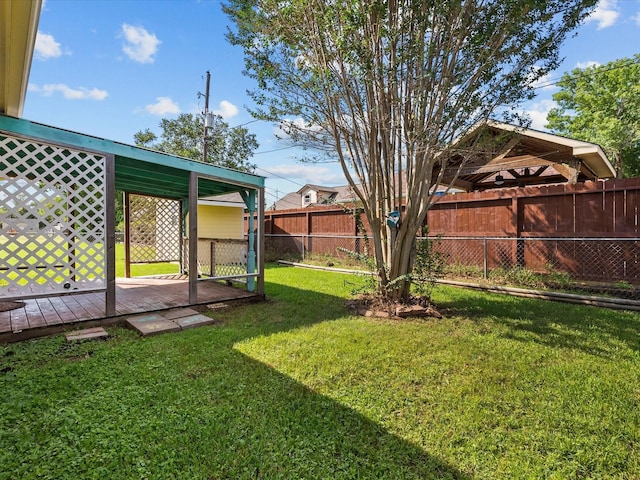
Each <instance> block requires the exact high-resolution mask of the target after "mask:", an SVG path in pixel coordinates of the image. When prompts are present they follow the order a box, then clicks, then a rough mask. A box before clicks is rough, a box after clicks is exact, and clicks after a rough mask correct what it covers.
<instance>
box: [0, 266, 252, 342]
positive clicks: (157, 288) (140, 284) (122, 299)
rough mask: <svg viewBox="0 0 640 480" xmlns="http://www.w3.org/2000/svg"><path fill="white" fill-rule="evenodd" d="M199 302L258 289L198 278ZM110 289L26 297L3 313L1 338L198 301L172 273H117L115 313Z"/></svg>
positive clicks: (247, 294) (113, 320) (27, 335)
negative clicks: (110, 310)
mask: <svg viewBox="0 0 640 480" xmlns="http://www.w3.org/2000/svg"><path fill="white" fill-rule="evenodd" d="M197 285H198V303H197V304H196V305H200V306H203V305H208V304H212V303H226V302H234V301H241V300H258V299H260V298H261V297H260V296H259V295H257V294H254V293H251V292H247V291H246V290H244V289H240V288H236V287H230V286H227V285H224V284H221V283H218V282H214V281H199V282H198V284H197ZM104 300H105V293H104V292H96V293H78V294H72V295H64V296H56V297H44V298H37V299H30V300H24V307H22V308H17V309H14V310H9V311H6V312H0V343H5V342H11V341H19V340H24V339H28V338H33V337H37V336H43V335H50V334H53V333H58V332H61V331H64V330H70V329H72V328H79V327H92V326H98V325H109V324H116V323H120V322H124V320H125V318H126V317H127V316H128V315H133V314H138V313H144V312H154V311H159V310H166V309H169V308H175V307H187V306H194V305H192V304H190V303H189V283H188V281H187V280H185V279H183V278H180V277H179V276H175V277H173V278H168V277H164V278H145V277H138V278H118V279H117V281H116V316H113V317H107V316H106V315H105V301H104Z"/></svg>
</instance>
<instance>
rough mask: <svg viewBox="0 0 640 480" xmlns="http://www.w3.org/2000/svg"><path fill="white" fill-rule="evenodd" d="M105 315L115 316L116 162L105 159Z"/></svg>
mask: <svg viewBox="0 0 640 480" xmlns="http://www.w3.org/2000/svg"><path fill="white" fill-rule="evenodd" d="M105 163H106V168H105V205H106V208H105V244H106V245H105V246H106V248H105V278H106V282H107V283H106V292H105V315H106V316H107V317H113V316H114V315H115V314H116V208H115V207H116V160H115V156H114V155H107V156H106V158H105Z"/></svg>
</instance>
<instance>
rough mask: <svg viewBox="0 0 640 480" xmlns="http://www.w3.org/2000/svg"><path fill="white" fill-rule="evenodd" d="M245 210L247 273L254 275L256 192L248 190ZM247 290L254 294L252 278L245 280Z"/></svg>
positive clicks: (254, 287) (254, 282)
mask: <svg viewBox="0 0 640 480" xmlns="http://www.w3.org/2000/svg"><path fill="white" fill-rule="evenodd" d="M247 209H248V210H249V219H248V220H249V222H248V223H249V225H248V226H247V230H248V232H247V233H248V243H247V273H255V271H256V250H255V233H254V229H255V227H254V221H255V220H254V218H253V216H254V214H255V212H256V191H255V190H249V196H248V198H247ZM247 290H249V291H250V292H255V290H256V281H255V278H254V277H248V278H247Z"/></svg>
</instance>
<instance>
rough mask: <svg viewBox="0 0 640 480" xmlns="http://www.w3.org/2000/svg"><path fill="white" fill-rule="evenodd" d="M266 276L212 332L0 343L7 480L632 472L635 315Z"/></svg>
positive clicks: (637, 433)
mask: <svg viewBox="0 0 640 480" xmlns="http://www.w3.org/2000/svg"><path fill="white" fill-rule="evenodd" d="M357 281H358V280H357V279H356V278H354V277H350V276H345V275H340V274H335V273H329V272H322V271H309V270H299V269H294V268H289V267H276V266H270V267H269V268H268V269H267V272H266V291H267V294H268V301H267V302H264V303H260V304H247V305H242V306H236V307H233V308H232V309H228V310H225V311H220V312H215V313H212V315H213V316H214V317H215V318H217V319H218V320H219V322H218V323H217V324H216V325H213V326H209V327H201V328H197V329H193V330H187V331H184V332H180V333H175V334H167V335H163V336H156V337H149V338H139V337H137V336H136V335H135V334H134V333H132V332H131V331H128V330H124V329H120V328H109V329H108V330H109V332H110V333H111V335H112V337H111V338H110V339H109V340H107V341H103V342H87V343H81V344H73V345H69V344H66V343H65V342H64V340H63V339H62V337H60V336H58V337H54V338H48V339H41V340H34V341H30V342H24V343H21V344H12V345H6V346H0V372H2V373H0V392H1V395H0V478H2V479H4V478H6V479H15V478H21V479H22V478H24V479H28V478H50V479H66V478H69V479H77V478H83V479H85V478H103V479H104V478H117V479H127V478H131V479H139V478H148V479H170V478H175V479H227V478H228V479H255V478H260V479H322V478H324V479H349V478H360V479H381V478H388V479H413V478H415V479H425V478H427V479H428V478H463V479H472V478H474V479H476V478H477V479H485V478H502V479H514V478H532V479H539V478H545V479H546V478H549V479H551V478H557V479H566V478H620V479H633V478H640V351H639V347H640V315H638V314H634V313H629V312H620V311H612V310H603V309H597V308H590V307H582V306H574V305H566V304H559V303H547V302H543V301H539V300H533V299H523V298H514V297H507V296H500V295H495V294H486V293H482V292H475V291H466V290H457V289H452V288H444V287H438V289H437V290H436V291H435V293H434V297H435V300H436V302H437V304H438V306H439V308H440V310H441V311H442V312H443V313H444V314H445V318H444V319H443V320H435V319H430V320H411V321H394V320H374V319H368V318H361V317H354V316H350V315H349V314H348V313H347V311H346V309H345V307H344V300H345V299H346V298H347V297H348V296H349V292H350V290H351V289H352V288H353V285H352V283H356V282H357Z"/></svg>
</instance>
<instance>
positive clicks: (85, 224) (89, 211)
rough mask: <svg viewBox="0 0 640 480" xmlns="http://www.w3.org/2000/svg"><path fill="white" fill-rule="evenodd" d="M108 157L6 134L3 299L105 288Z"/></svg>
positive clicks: (0, 211) (0, 253) (1, 198)
mask: <svg viewBox="0 0 640 480" xmlns="http://www.w3.org/2000/svg"><path fill="white" fill-rule="evenodd" d="M104 172H105V158H104V157H103V156H100V155H96V154H92V153H86V152H81V151H77V150H71V149H69V148H65V147H60V146H56V145H47V144H43V143H38V142H35V141H32V140H25V139H20V138H15V137H11V136H5V135H2V134H0V297H3V296H4V297H6V296H11V297H20V296H27V295H33V294H41V293H46V294H51V293H56V292H65V291H69V290H87V289H96V288H104V286H105V198H104V196H105V173H104Z"/></svg>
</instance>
